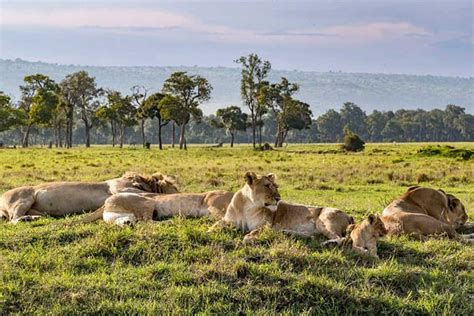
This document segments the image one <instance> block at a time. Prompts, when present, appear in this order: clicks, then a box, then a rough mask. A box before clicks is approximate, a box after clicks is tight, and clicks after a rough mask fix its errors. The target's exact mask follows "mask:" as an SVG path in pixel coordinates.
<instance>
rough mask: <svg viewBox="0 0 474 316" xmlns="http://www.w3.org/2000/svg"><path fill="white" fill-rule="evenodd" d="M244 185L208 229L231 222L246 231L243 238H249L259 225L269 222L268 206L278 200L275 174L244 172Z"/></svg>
mask: <svg viewBox="0 0 474 316" xmlns="http://www.w3.org/2000/svg"><path fill="white" fill-rule="evenodd" d="M245 181H246V183H245V185H244V187H243V188H241V189H240V190H239V191H237V192H236V193H235V194H234V196H233V197H232V200H231V202H230V204H229V206H228V207H227V210H226V212H225V215H224V218H222V219H221V220H219V221H218V222H216V223H215V224H214V225H213V226H212V227H211V228H210V231H212V230H214V229H216V228H218V227H220V226H225V225H227V224H231V225H234V226H236V227H237V228H239V229H240V230H242V231H244V232H250V233H248V234H247V235H246V236H245V238H244V239H248V238H251V237H252V236H253V235H254V234H256V233H257V232H258V231H259V230H260V228H261V226H263V225H265V224H267V223H269V222H271V219H272V216H273V212H272V211H271V210H270V209H269V208H268V207H269V206H273V208H274V209H276V204H277V202H278V201H279V200H280V193H279V192H278V185H277V184H276V182H275V175H274V174H273V173H269V174H268V175H266V176H260V175H256V174H255V173H254V172H247V173H246V174H245Z"/></svg>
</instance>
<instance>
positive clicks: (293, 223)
mask: <svg viewBox="0 0 474 316" xmlns="http://www.w3.org/2000/svg"><path fill="white" fill-rule="evenodd" d="M350 224H354V219H353V218H352V217H351V216H349V215H347V214H346V213H344V212H343V211H341V210H339V209H337V208H333V207H316V206H306V205H300V204H291V203H288V202H286V201H279V202H278V204H277V209H276V212H275V216H274V217H273V222H272V224H271V227H272V228H273V229H275V230H281V231H284V232H288V233H292V234H295V235H299V236H304V237H312V236H314V235H323V236H325V237H326V238H328V239H329V240H328V241H326V242H325V243H337V244H340V243H341V242H342V241H343V239H344V236H345V232H346V228H347V226H349V225H350Z"/></svg>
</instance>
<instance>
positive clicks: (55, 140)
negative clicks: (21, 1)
mask: <svg viewBox="0 0 474 316" xmlns="http://www.w3.org/2000/svg"><path fill="white" fill-rule="evenodd" d="M235 62H236V63H238V64H239V65H241V84H240V90H241V91H240V92H241V97H242V104H243V107H244V109H245V111H244V110H243V109H242V108H241V107H239V106H237V105H229V106H228V107H225V108H220V109H218V110H217V111H216V113H215V115H210V116H204V115H203V112H202V110H201V108H200V105H201V104H202V103H203V102H206V101H208V100H210V98H211V93H212V86H211V84H210V83H209V82H208V80H207V79H206V78H204V77H202V76H199V75H189V74H188V73H186V72H175V73H173V74H171V75H170V77H169V78H168V79H166V80H165V82H164V84H163V86H162V87H161V89H159V91H158V92H153V93H152V92H151V91H150V90H149V89H147V88H146V87H143V86H140V85H136V86H133V87H131V89H130V93H129V94H127V95H123V94H122V93H121V92H119V91H116V90H113V89H108V88H101V87H97V84H96V82H95V78H93V77H91V76H90V75H89V74H88V73H87V72H85V71H79V72H76V73H72V74H70V75H67V76H66V77H65V78H64V79H63V80H62V81H61V82H59V83H56V82H55V81H54V80H52V79H51V78H49V77H48V76H46V75H43V74H35V75H30V76H26V77H25V78H24V83H23V84H22V85H21V86H20V92H21V97H20V100H19V101H18V102H12V100H11V99H10V97H9V96H8V95H6V94H5V93H3V92H0V132H3V133H2V134H3V141H4V142H7V143H10V144H15V143H17V141H18V142H20V143H21V145H22V146H23V147H28V146H29V145H30V138H32V134H33V140H34V143H36V144H37V143H43V144H45V143H46V142H47V143H51V144H54V145H55V146H57V147H63V146H64V147H67V148H69V147H72V146H73V143H75V144H79V143H81V144H85V145H86V147H89V146H90V144H91V143H110V142H111V143H112V145H113V146H116V145H118V146H120V147H122V146H123V145H124V144H125V143H127V142H128V143H142V144H143V146H145V145H146V144H147V143H151V142H152V141H157V143H158V146H159V148H160V149H162V148H163V139H166V140H167V142H169V143H171V144H172V146H173V147H174V146H175V144H176V143H177V141H178V144H179V148H180V149H186V147H187V143H188V140H189V142H192V143H216V142H217V143H220V142H224V141H227V140H228V141H229V142H230V145H231V146H233V144H234V142H246V143H247V142H251V143H252V144H253V146H254V147H256V146H257V144H259V145H260V146H261V145H262V143H263V142H269V143H272V144H273V145H274V146H275V147H281V146H283V144H284V143H285V142H341V141H342V139H343V136H344V135H343V134H344V132H343V131H344V130H350V131H352V132H353V133H356V134H357V135H359V136H360V137H361V138H362V139H364V140H366V141H372V142H383V141H472V140H474V116H473V115H471V114H468V113H466V112H465V109H464V108H462V107H460V106H457V105H452V104H450V105H447V106H446V108H445V109H444V110H440V109H434V110H431V111H424V110H404V109H402V110H398V111H395V112H393V111H387V112H380V111H377V110H375V111H373V112H372V113H370V114H366V113H365V112H364V111H363V110H362V109H361V108H360V107H359V106H358V105H356V104H354V103H352V102H346V103H344V105H343V106H342V108H341V109H340V110H339V111H336V110H329V111H327V112H326V113H324V114H323V115H321V116H319V117H318V118H316V119H313V118H312V112H311V109H310V105H309V104H307V103H305V102H302V101H300V100H298V99H296V98H295V94H297V92H298V90H299V85H298V84H297V83H292V82H289V81H288V79H287V78H281V80H280V81H279V82H273V83H272V82H269V81H268V80H267V77H268V74H269V72H270V71H271V64H270V62H269V61H264V60H261V59H260V58H259V57H258V56H257V55H256V54H250V55H248V56H242V57H240V58H239V59H237V60H236V61H235ZM223 131H225V133H223ZM2 134H0V135H2ZM81 135H82V136H81Z"/></svg>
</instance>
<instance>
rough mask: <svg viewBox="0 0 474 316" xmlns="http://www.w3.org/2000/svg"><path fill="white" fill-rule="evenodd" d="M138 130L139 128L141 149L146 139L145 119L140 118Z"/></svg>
mask: <svg viewBox="0 0 474 316" xmlns="http://www.w3.org/2000/svg"><path fill="white" fill-rule="evenodd" d="M140 128H141V132H142V143H143V147H145V143H146V139H145V119H144V118H142V119H141V121H140Z"/></svg>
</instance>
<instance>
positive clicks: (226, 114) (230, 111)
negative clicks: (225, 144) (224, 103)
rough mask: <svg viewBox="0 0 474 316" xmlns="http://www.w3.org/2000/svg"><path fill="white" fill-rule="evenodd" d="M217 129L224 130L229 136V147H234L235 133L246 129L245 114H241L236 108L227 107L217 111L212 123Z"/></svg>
mask: <svg viewBox="0 0 474 316" xmlns="http://www.w3.org/2000/svg"><path fill="white" fill-rule="evenodd" d="M212 123H213V125H214V126H215V127H217V128H225V129H226V131H227V132H228V133H229V134H230V147H234V137H235V133H236V132H237V131H245V130H246V129H247V114H246V113H242V110H241V109H240V108H239V107H238V106H229V107H227V108H223V109H218V110H217V112H216V119H215V120H214V121H212Z"/></svg>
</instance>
